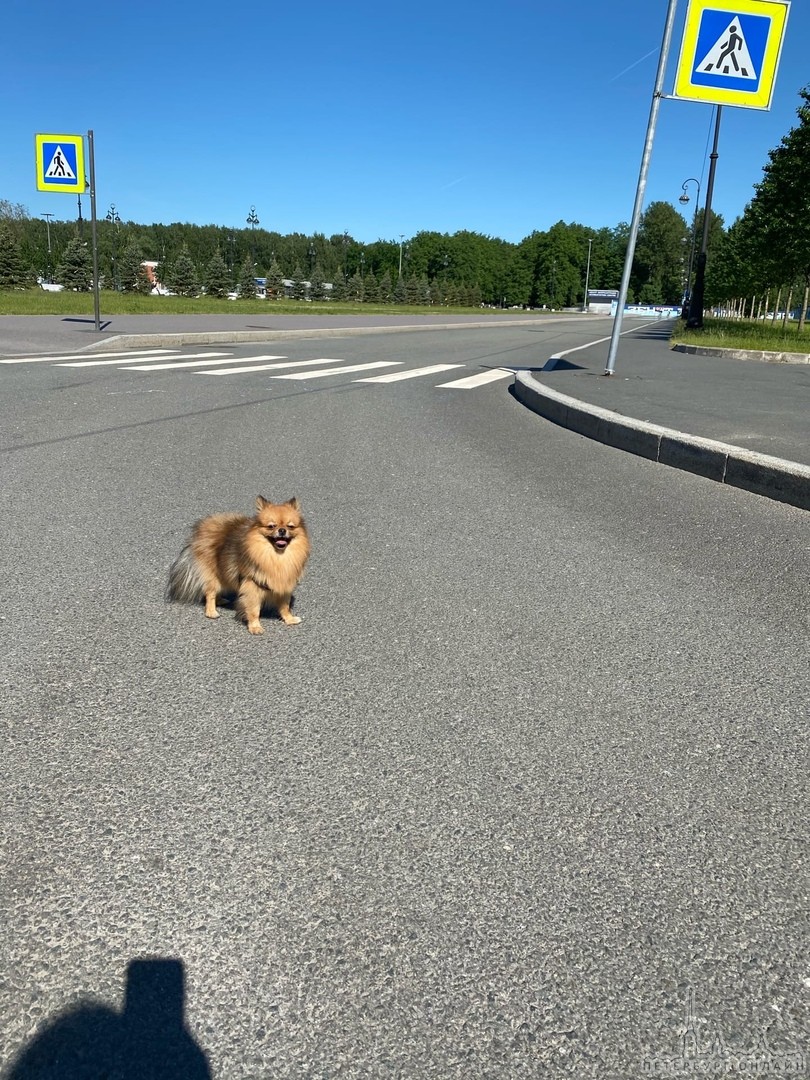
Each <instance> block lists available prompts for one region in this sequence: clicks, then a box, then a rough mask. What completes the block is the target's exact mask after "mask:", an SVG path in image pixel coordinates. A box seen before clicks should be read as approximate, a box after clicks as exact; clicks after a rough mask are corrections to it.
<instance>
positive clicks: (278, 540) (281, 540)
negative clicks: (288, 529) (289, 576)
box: [270, 536, 290, 551]
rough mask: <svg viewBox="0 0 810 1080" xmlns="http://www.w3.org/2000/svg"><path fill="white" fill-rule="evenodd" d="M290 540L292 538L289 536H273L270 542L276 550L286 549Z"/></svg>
mask: <svg viewBox="0 0 810 1080" xmlns="http://www.w3.org/2000/svg"><path fill="white" fill-rule="evenodd" d="M289 542H290V538H289V537H288V536H273V537H271V539H270V543H271V544H272V545H273V547H274V548H275V549H276V551H284V549H285V548H286V547H287V545H288V544H289Z"/></svg>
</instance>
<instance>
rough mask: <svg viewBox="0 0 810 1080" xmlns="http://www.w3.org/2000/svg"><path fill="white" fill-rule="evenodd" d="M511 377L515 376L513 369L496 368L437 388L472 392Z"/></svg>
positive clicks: (440, 384) (444, 383)
mask: <svg viewBox="0 0 810 1080" xmlns="http://www.w3.org/2000/svg"><path fill="white" fill-rule="evenodd" d="M510 376H511V377H512V378H514V376H515V373H514V371H512V369H511V368H494V369H493V370H491V371H479V372H478V374H477V375H468V376H467V378H466V379H456V380H455V381H453V382H443V383H438V384H437V386H438V387H442V386H447V387H450V388H451V389H453V390H472V389H473V388H474V387H476V386H484V385H485V384H486V383H491V382H496V381H497V380H498V379H508V378H509V377H510Z"/></svg>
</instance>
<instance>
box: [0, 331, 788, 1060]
mask: <svg viewBox="0 0 810 1080" xmlns="http://www.w3.org/2000/svg"><path fill="white" fill-rule="evenodd" d="M543 332H544V333H547V334H549V333H559V334H560V335H563V337H561V339H560V341H559V342H558V343H557V344H554V345H553V346H552V347H554V348H564V347H566V344H568V343H571V342H573V341H574V336H575V334H576V332H577V331H576V330H575V329H572V328H570V327H569V328H567V329H566V328H565V327H562V328H559V329H557V330H552V329H550V328H549V330H547V331H538V330H537V329H536V328H528V327H527V328H511V329H510V328H505V327H504V328H501V329H498V330H476V331H454V332H453V333H452V334H448V333H445V334H442V333H440V332H435V333H434V332H423V333H419V334H398V335H389V336H386V335H380V336H379V337H376V336H373V335H372V336H366V337H363V338H357V339H342V340H340V341H339V342H338V341H335V342H324V341H319V342H308V343H307V342H303V341H302V342H289V341H285V342H284V346H283V348H281V347H280V348H278V349H274V348H272V347H270V346H268V345H266V344H263V345H262V346H261V348H260V349H258V350H257V348H256V347H251V348H252V353H253V354H254V355H255V354H256V353H257V352H261V353H265V352H266V353H267V354H273V353H278V354H285V355H286V356H288V357H289V358H290V359H292V360H296V361H302V360H304V359H320V358H329V359H332V360H334V361H336V362H339V363H338V364H337V365H336V366H339V365H344V366H346V367H348V366H350V365H354V364H366V363H374V362H379V363H383V362H384V363H388V364H391V365H392V366H391V367H386V368H377V369H368V370H367V371H362V372H347V373H345V374H343V375H340V374H338V375H333V376H329V377H323V378H311V379H308V380H303V379H280V378H275V377H274V376H275V375H280V374H287V373H293V372H292V371H290V370H289V369H276V370H266V371H256V372H244V373H242V374H233V375H221V376H211V375H209V376H206V377H203V375H202V374H197V373H196V372H198V371H199V372H201V371H203V370H205V369H203V368H196V369H195V368H185V369H177V368H174V369H167V370H163V371H156V370H153V371H149V372H144V371H125V370H122V369H121V365H120V363H119V364H112V365H101V364H99V365H96V366H93V367H82V368H76V367H72V368H71V367H59V366H56V365H55V364H53V363H50V362H48V363H35V364H28V365H19V366H14V365H11V366H6V367H2V368H0V387H1V388H2V393H1V394H0V418H2V447H1V448H0V450H1V453H0V461H2V474H0V475H1V479H2V482H1V483H0V507H2V513H1V514H0V528H1V529H2V542H3V551H4V570H3V574H2V577H1V578H0V626H1V627H2V637H3V655H4V658H5V663H4V665H3V669H4V670H3V674H2V694H0V702H1V703H2V705H1V706H0V708H1V709H2V720H3V724H2V727H0V730H2V731H3V735H4V738H3V749H4V753H3V762H4V784H3V788H4V801H3V805H4V814H3V818H4V827H3V830H2V848H1V849H0V865H2V867H3V886H2V887H3V897H2V913H3V918H2V921H0V964H1V965H2V966H1V967H0V1061H2V1062H3V1063H4V1065H5V1072H4V1073H3V1075H4V1076H6V1077H14V1078H15V1080H19V1078H21V1077H25V1078H29V1077H34V1076H37V1077H44V1076H47V1077H51V1076H53V1077H56V1076H60V1077H66V1076H70V1077H78V1076H82V1077H84V1076H91V1075H99V1074H101V1073H102V1072H103V1070H104V1069H106V1070H107V1073H108V1074H110V1075H132V1076H141V1075H143V1062H144V1060H146V1058H147V1057H148V1056H149V1054H155V1053H157V1051H156V1050H155V1047H157V1048H158V1050H159V1052H160V1056H161V1060H162V1061H163V1062H164V1064H165V1063H166V1062H173V1063H174V1064H173V1067H172V1070H171V1075H173V1076H177V1077H179V1076H183V1077H192V1076H193V1077H197V1076H200V1077H203V1076H209V1075H210V1076H214V1077H221V1078H227V1080H230V1078H240V1080H241V1078H251V1080H253V1078H258V1077H261V1078H265V1077H266V1078H285V1080H287V1078H290V1080H292V1078H293V1077H295V1078H300V1077H303V1076H309V1077H318V1078H326V1077H329V1078H332V1077H351V1078H354V1077H357V1078H361V1077H362V1078H381V1080H382V1078H385V1080H388V1078H397V1080H400V1078H401V1080H411V1078H413V1080H422V1078H426V1077H436V1078H441V1080H470V1078H473V1077H474V1078H493V1080H495V1078H497V1080H501V1078H504V1080H512V1078H515V1080H523V1078H526V1080H528V1078H535V1077H538V1076H548V1077H556V1076H560V1077H562V1076H566V1077H567V1076H570V1077H577V1078H585V1077H598V1078H599V1080H607V1078H630V1077H638V1076H641V1075H647V1074H650V1073H653V1072H655V1071H657V1072H658V1073H659V1074H660V1073H661V1072H663V1071H664V1070H665V1069H666V1068H669V1069H670V1075H673V1074H674V1075H688V1074H690V1073H689V1071H688V1069H689V1065H690V1062H691V1064H692V1065H694V1063H695V1061H697V1062H698V1064H701V1063H704V1062H708V1064H710V1065H711V1064H713V1063H717V1062H721V1061H724V1062H725V1063H726V1065H730V1064H733V1063H734V1062H737V1063H738V1064H739V1062H743V1063H745V1061H747V1060H749V1059H751V1055H756V1054H759V1055H760V1056H762V1055H763V1054H766V1053H769V1054H771V1058H770V1059H768V1060H770V1061H771V1063H772V1064H773V1062H775V1061H776V1060H777V1058H778V1060H779V1061H780V1062H783V1061H786V1060H790V1061H797V1062H799V1063H800V1064H802V1065H803V1066H804V1065H806V1056H807V1054H808V1053H810V1044H809V1041H808V1038H807V1033H808V1025H807V1000H808V994H810V968H809V967H808V962H807V952H806V945H807V936H806V916H807V893H808V874H807V844H806V840H807V827H806V813H807V804H806V794H807V791H806V784H807V756H806V724H807V701H808V700H810V669H809V667H808V663H807V639H808V623H809V622H810V618H809V613H810V597H809V596H808V587H807V549H808V540H810V525H809V524H808V522H810V518H809V517H808V515H807V514H806V513H804V512H802V511H800V510H797V509H795V508H793V507H790V506H786V505H783V504H780V503H776V502H773V501H770V500H768V499H764V498H761V497H758V496H756V495H750V494H747V493H745V492H743V491H740V490H737V489H734V488H729V487H724V486H722V485H720V484H716V483H713V482H711V481H709V480H705V479H702V478H700V477H698V476H695V475H692V474H690V473H684V472H679V471H677V470H674V469H667V468H664V467H661V466H658V465H656V464H655V463H652V462H648V461H646V460H644V459H642V458H637V457H633V456H630V455H627V454H624V453H623V452H621V451H618V450H614V449H611V448H609V447H606V446H603V445H601V444H597V443H594V442H591V441H589V440H587V439H584V438H582V437H580V436H578V435H575V434H573V433H571V432H569V431H566V430H564V429H562V428H559V427H556V426H554V425H552V424H549V423H547V422H545V421H543V420H541V419H540V418H539V417H537V416H535V415H534V414H533V413H531V412H529V411H528V410H526V409H524V408H523V407H522V406H521V405H520V404H519V403H518V402H517V401H515V399H514V398H513V397H512V396H511V394H510V393H509V382H508V380H498V381H494V382H491V383H489V384H483V385H479V386H476V387H473V388H471V389H458V388H456V389H453V388H443V387H440V386H438V385H437V383H439V382H442V381H453V380H457V379H460V378H463V377H467V376H469V375H471V374H475V373H477V372H479V371H484V370H488V369H493V368H497V367H499V366H501V365H505V364H513V365H519V364H526V365H529V364H534V363H536V359H537V352H538V340H539V338H538V334H540V333H543ZM564 335H568V336H567V337H564ZM548 344H550V342H549V341H547V340H545V339H544V340H543V349H545V348H546V346H547V345H548ZM199 351H201V350H197V349H186V350H184V353H185V354H186V356H188V355H190V354H191V353H192V352H199ZM226 351H227V352H228V353H229V355H230V357H231V359H233V358H237V359H238V358H239V357H241V356H246V355H248V353H250V352H251V350H250V349H240V350H236V349H233V350H226ZM268 362H271V361H268ZM277 362H281V361H277ZM440 363H447V364H450V363H458V364H459V365H463V367H459V368H455V369H448V370H447V371H445V372H443V373H442V374H441V375H438V374H437V375H435V376H424V377H419V378H414V379H408V380H402V381H398V382H390V383H368V382H356V381H354V380H355V379H360V378H367V377H372V376H376V375H378V374H385V373H392V372H395V371H399V370H404V369H405V368H407V367H416V366H420V365H433V364H440ZM133 366H137V365H135V364H133ZM237 366H238V365H237ZM243 366H247V364H244V365H243ZM316 367H317V365H310V366H309V368H305V367H303V366H301V367H299V368H298V369H297V370H298V371H299V372H300V371H304V370H310V371H313V370H315V369H316ZM208 370H209V371H210V370H213V368H211V367H209V368H208ZM258 492H261V493H262V494H264V495H266V496H267V497H268V498H274V499H275V498H287V497H289V496H290V495H293V494H296V495H298V496H299V498H300V499H301V501H302V504H303V507H304V510H305V512H306V515H307V519H308V521H309V524H310V527H311V532H312V537H313V549H314V550H313V557H312V561H311V564H310V568H309V570H308V572H307V575H306V577H305V579H304V581H303V582H302V584H301V587H300V589H299V591H298V595H297V602H296V611H297V613H298V614H299V615H301V616H302V617H303V622H302V623H301V625H300V626H297V627H292V628H290V627H286V626H284V625H283V624H282V623H281V622H279V621H278V620H274V619H268V620H267V621H266V623H265V628H266V633H265V634H264V636H262V637H260V638H255V637H252V636H251V635H249V634H248V633H247V632H246V630H245V628H244V627H243V626H241V625H240V624H238V623H237V622H236V621H235V620H234V619H233V617H232V616H231V615H230V614H229V613H225V615H224V617H223V618H221V619H219V620H217V621H216V622H210V621H208V620H206V619H205V618H204V617H203V614H202V610H201V609H198V608H193V607H184V606H166V605H165V603H164V601H163V587H164V583H165V578H166V572H167V569H168V566H169V564H170V562H171V560H172V559H173V557H174V556H175V554H176V553H177V551H178V550H179V548H180V546H181V544H182V542H183V540H184V537H185V535H186V533H187V529H188V526H189V525H190V524H191V522H193V521H194V520H195V518H197V517H199V516H201V515H203V514H205V513H208V512H211V511H214V510H225V509H234V510H245V511H247V510H248V509H249V508H250V507H251V506H252V503H253V500H254V498H255V495H256V494H257V493H258ZM133 961H140V962H139V963H136V964H134V966H133ZM144 961H145V962H144ZM181 1009H182V1010H184V1014H183V1015H184V1021H185V1025H186V1026H185V1027H183V1020H182V1018H181V1012H180V1010H181ZM718 1036H719V1037H720V1039H721V1040H722V1042H717V1037H718ZM763 1039H764V1041H763ZM713 1040H714V1041H713ZM722 1047H725V1052H726V1056H725V1058H723V1057H722V1053H721V1050H722ZM695 1054H697V1057H695ZM49 1055H50V1057H51V1059H53V1060H56V1059H57V1058H58V1059H59V1060H60V1062H61V1064H60V1065H59V1066H55V1065H54V1066H52V1067H51V1069H50V1071H47V1067H46V1066H45V1065H44V1064H42V1062H43V1061H44V1060H46V1059H48V1057H49ZM82 1055H83V1056H82ZM683 1055H686V1057H685V1058H684V1057H683ZM690 1055H691V1058H690ZM746 1055H747V1057H746ZM787 1055H793V1057H792V1058H788V1057H787ZM74 1059H75V1060H76V1061H82V1062H83V1063H84V1064H83V1065H81V1066H80V1065H76V1066H75V1067H74V1071H73V1072H69V1071H68V1064H69V1063H70V1062H72V1061H74ZM116 1068H117V1069H118V1073H115V1069H116ZM127 1068H128V1069H129V1072H127V1071H126V1069H127ZM60 1069H61V1071H59V1070H60ZM82 1069H84V1071H82ZM93 1069H95V1072H94V1071H93ZM675 1069H680V1072H677V1071H675V1072H673V1070H675ZM727 1071H730V1070H729V1069H727ZM737 1071H741V1070H740V1069H738V1070H737ZM749 1071H753V1070H751V1069H750V1068H749ZM771 1071H776V1070H775V1068H773V1069H771ZM784 1071H785V1070H783V1072H784ZM692 1072H694V1069H692Z"/></svg>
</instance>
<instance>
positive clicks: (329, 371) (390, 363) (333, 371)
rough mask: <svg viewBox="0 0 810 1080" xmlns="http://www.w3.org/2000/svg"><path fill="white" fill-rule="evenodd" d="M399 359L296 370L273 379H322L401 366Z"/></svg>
mask: <svg viewBox="0 0 810 1080" xmlns="http://www.w3.org/2000/svg"><path fill="white" fill-rule="evenodd" d="M399 365H400V361H399V360H375V361H374V363H373V364H350V365H349V366H348V367H344V368H338V367H336V368H322V369H319V370H318V371H302V372H301V373H300V374H299V373H298V372H296V371H294V372H292V374H290V375H273V376H271V377H272V378H273V379H320V378H325V377H326V376H327V375H344V374H347V373H348V372H350V371H371V369H372V368H381V367H399Z"/></svg>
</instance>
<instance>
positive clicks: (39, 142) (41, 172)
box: [34, 135, 87, 195]
mask: <svg viewBox="0 0 810 1080" xmlns="http://www.w3.org/2000/svg"><path fill="white" fill-rule="evenodd" d="M46 142H59V143H69V144H70V145H71V146H75V147H76V182H75V183H72V184H51V183H48V181H47V180H46V178H45V161H44V159H43V156H42V147H43V144H44V143H46ZM34 146H35V147H36V166H37V191H55V192H56V193H57V194H58V195H83V194H84V192H85V190H86V187H87V184H86V181H85V173H84V135H35V136H34Z"/></svg>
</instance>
